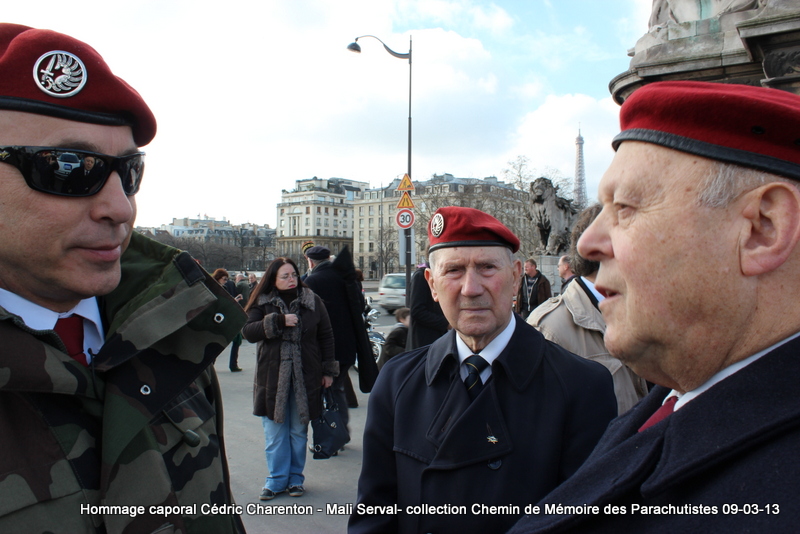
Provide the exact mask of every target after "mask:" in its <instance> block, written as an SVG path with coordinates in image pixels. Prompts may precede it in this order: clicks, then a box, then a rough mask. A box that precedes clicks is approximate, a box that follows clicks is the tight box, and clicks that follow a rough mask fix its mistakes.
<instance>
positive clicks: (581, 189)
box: [572, 126, 587, 210]
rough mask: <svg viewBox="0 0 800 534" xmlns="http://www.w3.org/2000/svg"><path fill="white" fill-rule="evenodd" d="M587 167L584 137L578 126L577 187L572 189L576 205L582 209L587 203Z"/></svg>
mask: <svg viewBox="0 0 800 534" xmlns="http://www.w3.org/2000/svg"><path fill="white" fill-rule="evenodd" d="M586 197H587V194H586V168H585V166H584V164H583V137H581V128H580V126H578V137H577V138H576V139H575V187H574V189H573V191H572V199H573V203H574V205H575V206H576V207H577V208H578V209H579V210H582V209H583V208H585V207H586V204H587V199H586Z"/></svg>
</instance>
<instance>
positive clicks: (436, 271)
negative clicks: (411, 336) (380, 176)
mask: <svg viewBox="0 0 800 534" xmlns="http://www.w3.org/2000/svg"><path fill="white" fill-rule="evenodd" d="M429 237H430V244H431V247H430V251H431V253H430V255H429V258H430V262H431V266H430V268H429V269H428V270H427V271H426V274H425V276H426V278H427V280H428V283H429V286H430V288H431V291H432V295H433V297H434V298H435V299H436V300H437V301H438V302H440V303H441V305H442V310H443V311H444V314H445V316H446V317H447V318H448V320H449V321H450V324H451V325H452V326H453V329H452V330H451V331H450V332H449V333H448V334H446V335H444V336H443V337H441V338H439V339H438V340H437V341H435V342H434V343H433V344H432V345H430V346H427V347H423V348H421V349H417V350H415V351H412V352H409V353H406V354H403V355H400V356H397V357H396V358H392V359H391V360H389V362H388V363H387V364H386V365H385V366H384V367H383V369H382V370H381V373H380V375H379V376H378V380H377V382H376V384H375V389H374V391H373V392H372V395H371V398H370V403H369V411H368V413H367V423H366V428H365V431H364V458H363V466H362V471H361V477H360V478H359V482H358V497H357V503H356V506H355V510H354V513H353V515H351V517H350V523H349V531H350V532H351V533H361V532H408V533H417V532H458V533H463V532H502V531H504V530H505V529H507V528H509V527H510V526H511V525H513V524H514V522H515V521H516V520H517V518H519V517H520V516H521V515H522V514H523V513H525V507H526V505H529V504H531V503H533V502H535V501H536V500H538V499H539V498H541V497H542V496H544V495H545V494H546V493H547V492H548V491H550V490H552V489H553V488H555V487H556V486H557V485H558V484H559V483H561V482H563V481H564V480H566V479H567V477H569V476H570V475H571V474H572V473H573V472H575V470H576V469H577V468H578V467H579V466H580V465H581V463H583V461H584V460H585V459H586V457H587V456H588V455H589V453H590V452H591V451H592V449H593V448H594V446H595V444H596V443H597V440H598V439H599V437H600V435H602V433H603V430H604V429H605V427H606V425H607V424H608V422H609V421H610V420H611V419H612V418H613V417H614V415H615V414H616V401H615V399H614V391H613V386H612V383H611V376H610V375H609V374H608V371H606V370H605V368H603V367H602V366H601V365H599V364H597V363H595V362H590V361H588V360H584V359H582V358H579V357H577V356H575V355H573V354H570V353H568V352H566V351H565V350H563V349H561V348H560V347H558V346H557V345H554V344H552V343H550V342H549V341H546V340H545V339H544V338H543V337H542V335H541V334H539V332H537V331H536V330H535V329H534V328H533V327H531V326H530V325H528V324H527V323H525V321H523V320H522V319H521V318H520V317H518V316H516V315H515V314H514V313H513V312H512V309H511V304H512V299H513V296H514V294H515V293H516V289H517V284H518V283H519V279H520V275H521V273H522V265H521V262H520V261H519V260H517V259H515V258H514V256H513V254H514V252H516V251H517V250H518V249H519V239H517V237H516V236H515V235H514V234H513V233H511V231H510V230H508V228H506V227H505V226H504V225H503V224H502V223H501V222H500V221H498V220H497V219H495V218H494V217H492V216H491V215H488V214H486V213H483V212H481V211H478V210H475V209H472V208H461V207H446V208H441V209H439V210H437V212H436V213H435V214H434V216H433V218H432V219H431V224H430V229H429Z"/></svg>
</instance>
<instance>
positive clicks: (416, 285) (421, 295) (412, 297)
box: [406, 269, 448, 350]
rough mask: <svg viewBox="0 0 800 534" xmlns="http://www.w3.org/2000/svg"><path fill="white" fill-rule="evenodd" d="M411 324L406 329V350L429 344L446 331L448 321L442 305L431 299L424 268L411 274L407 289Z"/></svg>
mask: <svg viewBox="0 0 800 534" xmlns="http://www.w3.org/2000/svg"><path fill="white" fill-rule="evenodd" d="M409 291H410V293H409V299H408V300H409V305H410V310H411V325H410V326H409V329H408V339H407V340H406V350H413V349H418V348H420V347H424V346H425V345H430V344H431V343H433V342H434V341H436V340H437V339H439V338H440V337H442V336H443V335H445V334H446V333H447V327H448V322H447V318H446V317H445V316H444V312H442V307H441V306H440V305H439V303H438V302H436V301H435V300H433V296H432V295H431V288H430V286H429V285H428V281H427V280H425V269H417V270H416V271H414V274H412V275H411V288H410V289H409Z"/></svg>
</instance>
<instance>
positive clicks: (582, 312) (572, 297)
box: [562, 278, 606, 335]
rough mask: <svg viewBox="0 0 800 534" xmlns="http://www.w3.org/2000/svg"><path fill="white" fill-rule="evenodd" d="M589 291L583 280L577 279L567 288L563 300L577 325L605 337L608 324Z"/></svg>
mask: <svg viewBox="0 0 800 534" xmlns="http://www.w3.org/2000/svg"><path fill="white" fill-rule="evenodd" d="M587 291H589V289H588V288H586V287H585V286H584V285H583V280H581V279H580V278H576V279H575V280H573V283H571V284H570V285H568V286H567V289H566V290H565V291H564V295H563V297H562V299H563V301H564V304H565V305H566V306H567V310H569V313H570V314H571V315H572V320H573V321H574V322H575V324H576V325H578V326H580V327H582V328H585V329H587V330H596V331H597V332H600V333H601V334H604V335H605V333H606V322H605V321H604V320H603V315H602V314H601V313H600V310H598V309H597V308H595V306H594V304H593V303H592V299H591V298H590V297H589V295H588V294H587V293H586V292H587Z"/></svg>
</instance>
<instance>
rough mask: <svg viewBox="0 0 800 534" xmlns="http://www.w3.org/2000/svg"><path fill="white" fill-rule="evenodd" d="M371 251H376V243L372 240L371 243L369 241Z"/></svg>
mask: <svg viewBox="0 0 800 534" xmlns="http://www.w3.org/2000/svg"><path fill="white" fill-rule="evenodd" d="M369 251H370V252H375V243H373V242H372V241H370V243H369Z"/></svg>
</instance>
